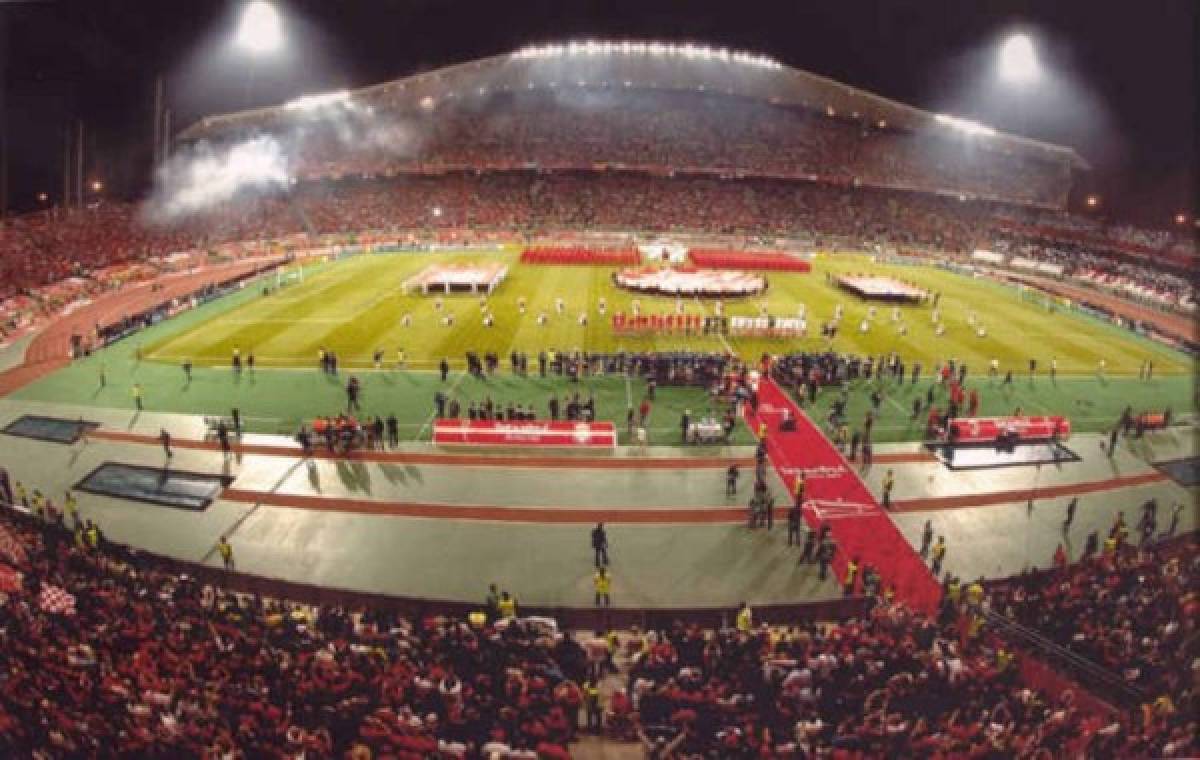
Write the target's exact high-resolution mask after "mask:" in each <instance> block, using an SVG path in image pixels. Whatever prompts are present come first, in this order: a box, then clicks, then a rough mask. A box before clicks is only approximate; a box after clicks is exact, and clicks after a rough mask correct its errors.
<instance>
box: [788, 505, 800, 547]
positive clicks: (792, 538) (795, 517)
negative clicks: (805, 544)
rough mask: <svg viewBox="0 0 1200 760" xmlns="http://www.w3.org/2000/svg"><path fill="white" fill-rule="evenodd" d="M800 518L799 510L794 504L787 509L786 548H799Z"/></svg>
mask: <svg viewBox="0 0 1200 760" xmlns="http://www.w3.org/2000/svg"><path fill="white" fill-rule="evenodd" d="M801 518H802V514H801V512H800V508H799V507H797V506H796V505H795V504H793V505H792V507H791V508H790V509H788V532H787V543H788V546H799V545H800V523H801Z"/></svg>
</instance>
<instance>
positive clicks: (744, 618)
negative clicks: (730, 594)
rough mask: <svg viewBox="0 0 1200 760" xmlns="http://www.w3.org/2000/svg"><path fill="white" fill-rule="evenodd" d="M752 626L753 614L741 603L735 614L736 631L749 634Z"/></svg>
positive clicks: (746, 605)
mask: <svg viewBox="0 0 1200 760" xmlns="http://www.w3.org/2000/svg"><path fill="white" fill-rule="evenodd" d="M753 626H754V613H753V612H752V611H751V610H750V605H749V604H747V603H746V602H742V606H741V608H740V609H739V610H738V614H737V629H738V630H739V631H741V632H742V633H749V632H750V629H751V628H752V627H753Z"/></svg>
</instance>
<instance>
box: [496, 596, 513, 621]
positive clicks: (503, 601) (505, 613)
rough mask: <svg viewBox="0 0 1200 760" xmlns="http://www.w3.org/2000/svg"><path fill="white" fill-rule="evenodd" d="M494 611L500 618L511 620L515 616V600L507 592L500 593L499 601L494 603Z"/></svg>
mask: <svg viewBox="0 0 1200 760" xmlns="http://www.w3.org/2000/svg"><path fill="white" fill-rule="evenodd" d="M496 610H497V611H498V612H499V613H500V617H502V618H513V617H516V616H517V600H516V599H514V598H513V597H512V595H511V594H509V593H508V592H507V591H501V592H500V599H498V600H497V601H496Z"/></svg>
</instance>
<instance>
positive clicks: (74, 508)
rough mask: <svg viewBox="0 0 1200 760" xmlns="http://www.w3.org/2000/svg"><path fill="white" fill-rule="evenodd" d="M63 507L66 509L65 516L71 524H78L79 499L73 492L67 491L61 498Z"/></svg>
mask: <svg viewBox="0 0 1200 760" xmlns="http://www.w3.org/2000/svg"><path fill="white" fill-rule="evenodd" d="M63 507H64V508H65V509H66V511H67V517H69V518H70V519H71V526H72V527H74V526H76V525H78V524H79V500H78V499H76V498H75V494H73V493H71V492H70V491H67V494H66V497H65V498H64V499H63Z"/></svg>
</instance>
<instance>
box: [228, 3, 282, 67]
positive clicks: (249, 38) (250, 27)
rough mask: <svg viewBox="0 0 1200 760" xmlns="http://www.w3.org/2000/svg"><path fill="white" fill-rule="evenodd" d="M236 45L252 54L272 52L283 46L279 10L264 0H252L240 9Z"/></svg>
mask: <svg viewBox="0 0 1200 760" xmlns="http://www.w3.org/2000/svg"><path fill="white" fill-rule="evenodd" d="M235 39H236V43H237V46H238V47H240V48H241V49H243V50H246V51H248V52H250V53H253V54H254V55H264V54H267V53H273V52H275V51H276V50H278V49H279V48H280V47H282V46H283V28H282V24H281V23H280V20H279V12H278V11H277V10H275V6H274V5H271V4H270V3H268V2H266V1H265V0H253V2H250V3H248V4H247V5H246V7H245V8H244V9H243V10H242V18H241V20H240V21H239V22H238V29H237V37H236V38H235Z"/></svg>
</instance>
